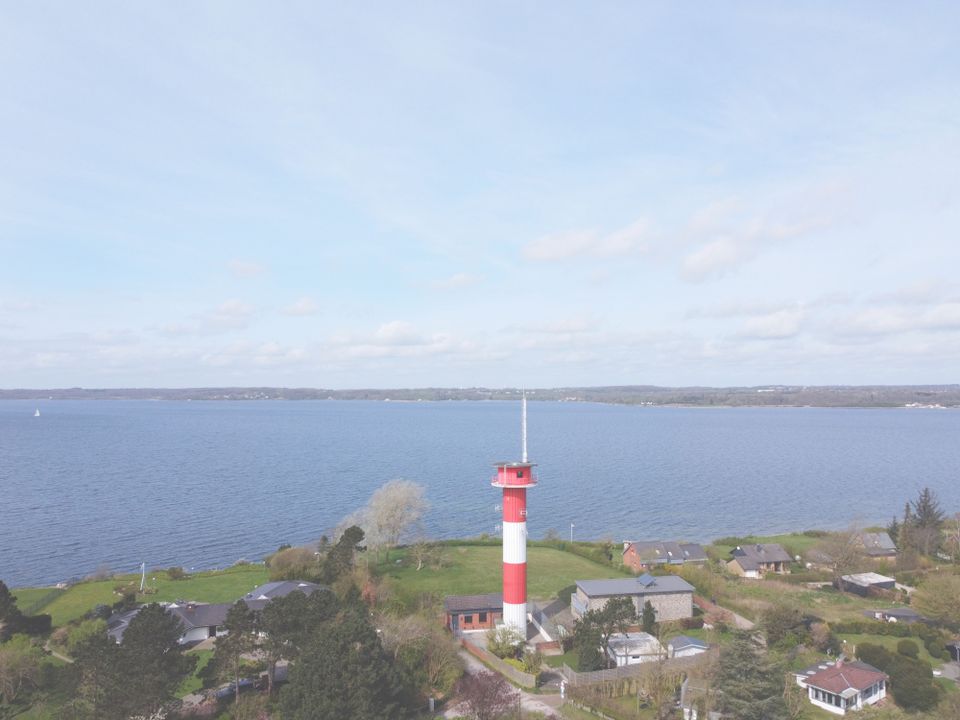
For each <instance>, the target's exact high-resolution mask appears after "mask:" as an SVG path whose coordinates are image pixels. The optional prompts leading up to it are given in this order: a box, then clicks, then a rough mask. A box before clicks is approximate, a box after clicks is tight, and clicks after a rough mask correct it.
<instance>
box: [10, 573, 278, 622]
mask: <svg viewBox="0 0 960 720" xmlns="http://www.w3.org/2000/svg"><path fill="white" fill-rule="evenodd" d="M268 579H269V576H268V572H267V569H266V568H265V567H264V566H263V565H236V566H234V567H230V568H227V569H226V570H217V571H208V572H200V573H196V574H193V575H189V576H187V577H186V578H185V579H184V580H170V579H169V578H167V574H166V572H164V571H162V570H157V571H155V572H153V573H149V574H148V576H147V588H148V590H150V589H154V590H155V591H156V592H153V593H149V594H145V595H138V596H137V600H138V601H140V602H171V601H173V600H179V599H183V600H196V601H197V602H209V603H218V602H231V601H234V600H239V599H240V598H241V597H242V596H243V595H245V594H246V593H248V592H250V591H251V590H252V589H253V588H255V587H256V586H257V585H262V584H263V583H265V582H267V581H268ZM124 584H129V585H130V586H131V587H133V588H138V587H139V584H140V576H139V575H123V576H116V577H114V578H112V579H110V580H98V581H94V582H83V583H78V584H77V585H73V586H72V587H70V588H68V589H67V590H66V592H64V593H63V594H62V595H61V596H60V597H58V598H56V599H55V600H54V601H53V602H51V603H50V604H49V605H47V606H46V607H45V608H43V612H46V613H50V615H51V616H52V617H53V624H54V626H60V625H65V624H66V623H68V622H70V621H71V620H76V619H77V618H81V617H83V616H84V615H85V614H86V613H87V612H89V611H90V610H92V609H93V608H94V607H95V606H96V605H112V604H113V603H115V602H117V600H119V599H120V596H119V595H118V594H117V593H115V592H114V588H115V587H116V586H118V585H124ZM35 590H36V589H35V588H31V589H29V590H26V591H23V590H16V591H15V594H17V595H18V596H19V594H20V593H24V592H26V593H31V594H32V593H33V592H34V591H35ZM18 605H19V602H18Z"/></svg>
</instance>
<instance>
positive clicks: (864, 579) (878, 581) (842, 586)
mask: <svg viewBox="0 0 960 720" xmlns="http://www.w3.org/2000/svg"><path fill="white" fill-rule="evenodd" d="M836 585H837V589H838V590H844V591H846V592H852V593H854V594H855V595H862V596H863V597H866V596H867V595H869V594H870V592H871V591H875V590H893V589H894V588H895V587H896V585H897V581H896V580H895V579H894V578H892V577H887V576H886V575H880V574H879V573H875V572H865V573H853V574H852V575H843V576H841V577H840V579H839V580H838V581H836Z"/></svg>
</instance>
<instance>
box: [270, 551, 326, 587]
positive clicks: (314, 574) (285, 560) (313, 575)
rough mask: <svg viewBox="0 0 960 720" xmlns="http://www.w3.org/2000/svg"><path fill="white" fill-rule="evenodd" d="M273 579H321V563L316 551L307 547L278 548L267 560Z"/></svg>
mask: <svg viewBox="0 0 960 720" xmlns="http://www.w3.org/2000/svg"><path fill="white" fill-rule="evenodd" d="M267 567H268V568H270V579H271V580H310V581H315V580H318V579H320V576H321V571H320V565H319V563H318V561H317V556H316V554H314V551H313V550H311V549H310V548H306V547H295V548H294V547H291V548H284V549H282V550H278V551H277V552H275V553H274V554H273V555H271V556H270V557H269V559H268V560H267Z"/></svg>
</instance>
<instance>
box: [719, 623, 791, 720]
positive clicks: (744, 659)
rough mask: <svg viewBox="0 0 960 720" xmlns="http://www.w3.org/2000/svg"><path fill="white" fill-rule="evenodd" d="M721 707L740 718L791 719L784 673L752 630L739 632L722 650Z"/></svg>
mask: <svg viewBox="0 0 960 720" xmlns="http://www.w3.org/2000/svg"><path fill="white" fill-rule="evenodd" d="M713 684H714V687H716V688H718V691H717V709H718V710H720V711H721V712H722V713H723V715H724V717H727V716H729V717H731V718H737V720H787V717H788V714H787V707H786V703H785V702H784V700H783V689H784V676H783V673H781V672H780V670H779V668H777V667H776V666H775V665H774V664H773V663H771V662H770V661H769V659H768V658H767V656H766V655H765V653H764V648H763V645H762V644H761V643H760V641H759V640H758V639H757V638H756V636H754V635H752V634H751V633H749V632H738V633H737V634H736V636H735V637H734V639H733V641H732V642H731V643H729V644H728V645H727V646H726V647H724V648H723V650H722V651H721V653H720V662H719V664H718V667H717V674H716V677H715V679H714V683H713Z"/></svg>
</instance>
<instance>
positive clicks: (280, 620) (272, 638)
mask: <svg viewBox="0 0 960 720" xmlns="http://www.w3.org/2000/svg"><path fill="white" fill-rule="evenodd" d="M318 592H325V591H318ZM314 594H316V593H314ZM307 608H308V603H307V596H306V595H304V594H303V593H302V592H292V593H290V594H289V595H285V596H284V597H277V598H273V599H272V600H271V601H270V602H268V603H267V604H266V606H265V607H264V608H263V610H262V611H261V613H260V629H261V630H262V631H263V633H264V637H263V639H262V641H261V643H260V648H261V650H262V651H263V653H264V655H266V659H267V689H268V690H269V692H271V693H272V692H273V683H274V679H275V678H276V673H277V663H278V662H280V661H281V660H294V659H296V657H297V654H298V653H299V641H300V640H301V639H302V638H303V636H304V627H305V624H306V622H307V617H308V614H307Z"/></svg>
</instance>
